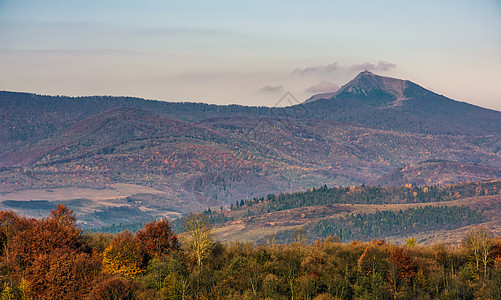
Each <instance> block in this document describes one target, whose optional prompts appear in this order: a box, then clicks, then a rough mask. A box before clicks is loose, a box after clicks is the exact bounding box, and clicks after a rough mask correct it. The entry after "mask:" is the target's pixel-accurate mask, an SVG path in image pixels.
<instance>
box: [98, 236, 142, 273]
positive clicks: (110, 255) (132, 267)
mask: <svg viewBox="0 0 501 300" xmlns="http://www.w3.org/2000/svg"><path fill="white" fill-rule="evenodd" d="M144 263H145V253H144V252H143V250H142V249H141V245H140V243H139V241H138V239H137V238H135V237H134V235H133V234H132V233H131V232H130V231H128V230H126V231H124V232H122V233H119V234H117V235H116V236H115V237H114V238H113V240H111V243H110V245H109V246H108V248H106V249H105V250H104V253H103V266H104V269H105V270H106V271H107V272H108V273H111V274H114V275H120V276H123V277H126V278H135V277H136V276H137V275H139V274H140V273H142V272H143V271H144Z"/></svg>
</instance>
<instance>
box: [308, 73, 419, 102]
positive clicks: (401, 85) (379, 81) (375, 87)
mask: <svg viewBox="0 0 501 300" xmlns="http://www.w3.org/2000/svg"><path fill="white" fill-rule="evenodd" d="M409 83H410V81H407V80H402V79H397V78H391V77H384V76H379V75H376V74H374V73H372V72H370V71H368V70H365V71H363V72H360V73H359V74H358V75H357V76H356V77H355V78H354V79H353V80H351V81H350V82H348V83H347V84H345V85H343V86H342V87H341V88H340V89H339V90H338V91H337V92H333V93H325V94H318V95H313V96H312V97H311V98H309V99H308V100H306V102H313V101H315V100H318V99H331V98H333V97H335V96H337V95H339V94H352V95H362V96H368V95H369V94H371V93H373V92H383V93H386V94H389V95H392V96H395V98H396V101H400V100H405V99H406V97H405V96H404V90H405V89H406V88H407V87H408V86H409Z"/></svg>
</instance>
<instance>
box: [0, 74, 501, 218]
mask: <svg viewBox="0 0 501 300" xmlns="http://www.w3.org/2000/svg"><path fill="white" fill-rule="evenodd" d="M277 100H280V101H279V103H278V105H279V106H283V105H287V106H285V107H247V106H238V105H226V106H218V105H209V104H203V103H174V102H163V101H152V100H145V99H138V98H130V97H109V96H92V97H64V96H41V95H34V94H28V93H14V92H6V91H4V92H0V124H1V126H0V209H6V208H9V209H15V211H16V212H17V213H24V214H27V215H28V216H32V217H35V216H37V217H38V216H41V215H43V214H46V213H47V211H48V210H47V208H46V207H44V206H43V205H42V206H40V209H35V208H36V205H32V206H31V208H25V207H24V206H23V205H18V206H15V205H16V204H14V206H13V203H15V202H4V201H39V202H38V204H42V203H43V202H40V201H48V202H50V203H51V204H50V205H54V204H57V203H52V202H53V201H52V200H53V199H52V198H53V197H52V195H50V194H47V191H51V192H50V193H54V194H53V195H60V197H59V198H58V200H60V201H63V202H64V203H77V205H75V206H74V209H75V211H76V212H77V214H79V217H80V220H82V223H87V224H90V223H94V224H95V225H96V226H109V225H112V224H113V223H121V222H123V221H124V220H123V219H124V215H125V213H124V212H126V211H135V212H138V213H137V214H136V216H137V218H136V219H134V220H133V221H134V222H142V221H145V220H147V219H149V218H156V217H167V218H171V217H173V215H176V214H183V213H186V212H193V211H201V210H203V209H206V208H207V207H221V206H223V208H226V209H229V208H230V207H231V205H232V204H234V203H235V201H240V200H241V199H252V198H255V197H261V196H263V195H268V194H276V195H278V194H280V193H291V192H295V191H303V190H307V189H312V188H318V187H320V186H324V185H327V186H330V187H333V186H358V185H362V184H365V185H367V186H369V185H370V186H375V185H376V186H377V185H381V186H401V185H405V184H413V185H419V186H422V187H424V186H425V185H426V186H433V185H437V184H439V185H446V184H451V183H458V182H467V181H471V182H477V181H485V180H494V179H498V178H499V176H500V175H501V152H500V151H501V148H500V147H501V136H500V135H499V133H500V132H501V112H498V111H493V110H488V109H484V108H480V107H476V106H473V105H470V104H466V103H462V102H458V101H454V100H451V99H448V98H446V97H444V96H441V95H437V94H435V93H433V92H431V91H427V90H426V89H424V88H422V87H420V86H418V85H416V84H414V83H412V82H409V81H405V80H400V79H396V78H388V77H382V76H378V75H375V74H373V73H371V72H367V71H366V72H362V73H360V74H359V75H358V76H357V77H355V79H353V80H352V81H350V82H349V83H347V84H346V85H345V86H343V87H342V88H341V89H340V90H339V91H338V92H336V93H334V94H330V95H329V96H326V95H319V96H318V97H316V98H315V99H313V100H314V101H313V100H312V101H307V102H304V103H298V102H299V101H297V100H296V99H294V96H293V95H291V94H286V95H284V97H282V98H280V99H277ZM124 186H127V188H126V191H125V192H124V193H122V190H123V189H122V188H121V187H124ZM89 190H92V191H89ZM145 190H147V191H148V192H147V193H145V192H144V191H145ZM42 195H44V196H43V197H42ZM63 195H66V196H63ZM111 195H113V196H111ZM419 197H421V194H419ZM131 199H134V200H131ZM34 203H35V202H34ZM84 203H85V204H84ZM357 203H358V202H357ZM280 205H285V204H280ZM109 206H116V207H118V208H116V210H114V211H113V212H114V213H113V216H115V217H114V218H113V220H110V221H106V220H105V219H103V218H102V216H103V215H105V214H106V212H108V209H109ZM270 209H271V210H273V209H275V208H274V207H271V208H270ZM277 209H278V207H277ZM121 212H122V213H121ZM106 222H108V223H106Z"/></svg>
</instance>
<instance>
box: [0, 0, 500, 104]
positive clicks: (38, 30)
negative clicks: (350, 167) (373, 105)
mask: <svg viewBox="0 0 501 300" xmlns="http://www.w3.org/2000/svg"><path fill="white" fill-rule="evenodd" d="M499 53H501V4H500V3H499V2H498V1H495V0H482V1H476V2H471V1H466V0H464V1H441V2H440V3H437V2H432V1H421V2H419V3H415V2H412V1H378V2H372V1H357V2H356V3H346V2H343V1H314V2H309V3H302V2H296V1H293V2H282V1H279V2H273V3H269V2H264V1H258V2H251V1H242V2H239V3H238V5H237V4H235V3H234V2H229V1H212V2H210V3H206V2H201V1H184V2H183V3H175V4H174V3H166V2H164V1H158V0H148V1H141V2H139V1H118V0H106V1H95V0H91V1H85V2H82V1H75V0H64V1H63V0H49V1H43V2H42V1H34V0H18V1H2V0H0V65H1V66H2V67H1V68H0V90H8V91H19V92H32V93H38V94H48V95H67V96H91V95H110V96H132V97H140V98H146V99H154V100H165V101H190V102H205V103H211V104H242V105H251V106H256V105H263V106H273V105H274V104H275V103H276V102H277V101H278V100H279V99H280V98H281V97H282V96H283V95H284V94H285V93H286V92H288V91H289V92H291V93H292V94H293V95H294V96H295V97H296V98H297V99H298V101H300V102H301V101H303V100H305V99H307V98H308V97H310V96H311V95H313V94H316V93H322V92H329V91H334V90H336V89H337V88H339V87H340V86H342V85H343V84H345V83H347V82H348V81H349V80H351V79H352V78H353V77H355V76H356V74H358V73H359V72H360V71H363V70H364V69H368V70H370V71H372V72H374V73H376V74H378V75H382V76H389V77H396V78H400V79H406V80H410V81H413V82H415V83H417V84H419V85H421V86H423V87H424V88H427V89H430V90H432V91H433V92H436V93H438V94H442V95H444V96H447V97H449V98H452V99H454V100H458V101H464V102H467V103H471V104H474V105H478V106H482V107H486V108H491V109H496V110H501V101H500V100H501V99H500V96H499V95H501V85H499V82H501V72H499V70H500V69H501V55H499Z"/></svg>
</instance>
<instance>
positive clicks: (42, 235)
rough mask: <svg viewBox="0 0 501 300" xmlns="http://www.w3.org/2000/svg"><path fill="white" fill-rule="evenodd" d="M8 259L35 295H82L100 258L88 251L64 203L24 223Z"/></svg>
mask: <svg viewBox="0 0 501 300" xmlns="http://www.w3.org/2000/svg"><path fill="white" fill-rule="evenodd" d="M7 262H8V264H9V267H10V270H11V272H12V274H13V277H14V278H17V280H18V281H21V282H22V279H25V280H26V283H27V284H26V286H28V287H29V290H28V291H27V294H29V295H31V296H32V297H35V298H47V299H55V298H57V299H75V298H79V297H80V296H81V295H83V294H85V293H87V292H88V287H89V286H90V284H91V283H92V282H93V278H94V277H95V276H96V274H97V273H98V272H99V270H100V262H99V260H96V258H93V257H91V255H90V254H88V253H86V252H85V247H84V243H83V239H82V235H81V232H80V230H79V229H78V228H77V226H76V217H75V215H74V214H73V211H71V210H69V209H68V208H67V207H65V206H62V205H59V206H58V207H57V208H55V209H54V210H52V211H51V213H50V215H49V216H48V217H47V218H44V219H42V220H36V219H32V220H27V221H26V222H25V224H24V226H23V228H22V230H18V231H17V233H16V235H15V236H13V237H12V240H11V242H10V243H9V256H8V259H7Z"/></svg>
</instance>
